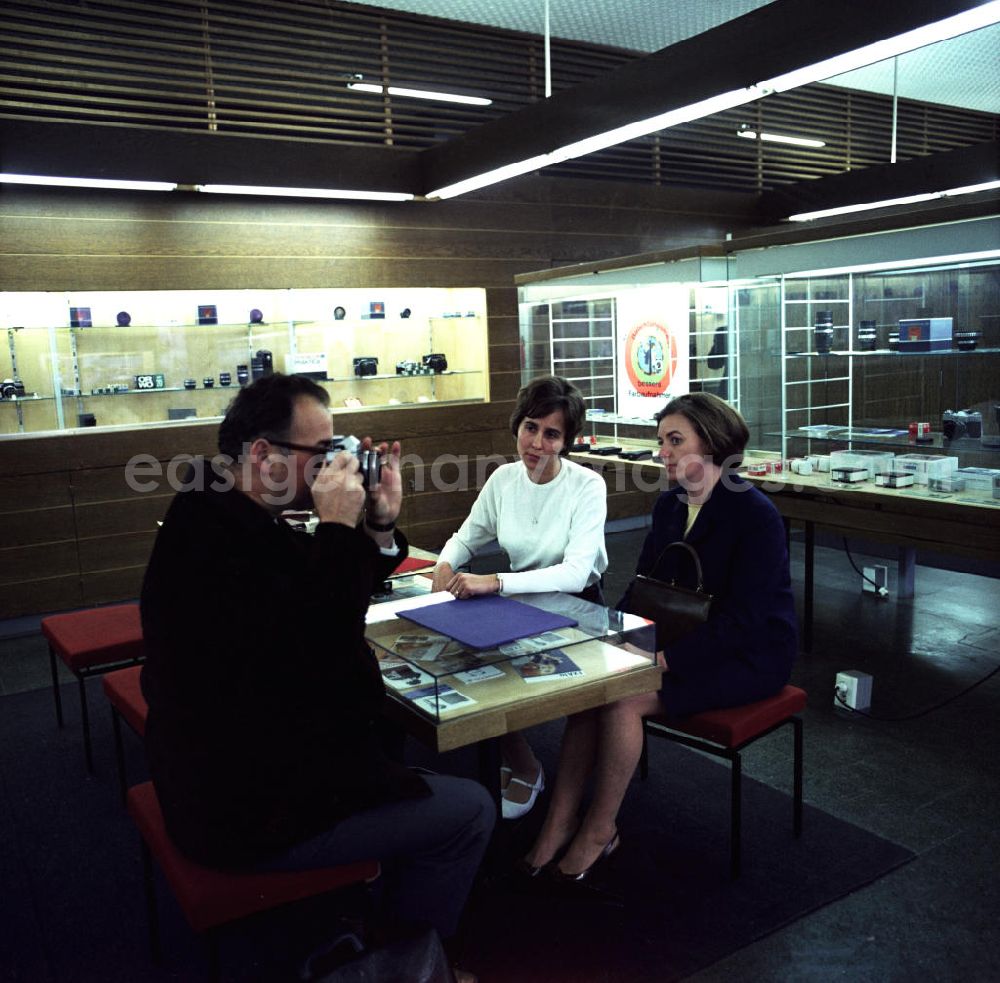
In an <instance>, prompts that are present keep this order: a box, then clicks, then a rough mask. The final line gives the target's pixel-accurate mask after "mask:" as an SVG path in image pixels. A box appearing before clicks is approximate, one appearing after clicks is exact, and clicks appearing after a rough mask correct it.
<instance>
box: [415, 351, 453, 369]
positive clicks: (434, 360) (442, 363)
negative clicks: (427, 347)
mask: <svg viewBox="0 0 1000 983" xmlns="http://www.w3.org/2000/svg"><path fill="white" fill-rule="evenodd" d="M420 361H421V362H423V364H424V365H426V366H427V368H429V369H432V370H433V371H434V372H446V371H447V369H448V359H447V358H446V357H445V356H444V355H443V354H441V353H440V352H432V353H431V354H430V355H424V356H423V357H422V358H421V359H420Z"/></svg>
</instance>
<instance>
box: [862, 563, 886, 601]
mask: <svg viewBox="0 0 1000 983" xmlns="http://www.w3.org/2000/svg"><path fill="white" fill-rule="evenodd" d="M862 573H863V574H864V576H863V577H862V579H861V589H862V590H863V591H869V592H870V593H872V594H880V593H881V592H882V591H887V590H888V589H889V568H888V567H885V566H878V565H876V566H873V567H862Z"/></svg>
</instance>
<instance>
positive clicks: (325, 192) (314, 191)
mask: <svg viewBox="0 0 1000 983" xmlns="http://www.w3.org/2000/svg"><path fill="white" fill-rule="evenodd" d="M194 189H195V191H205V192H207V193H208V194H215V195H267V196H270V197H278V198H346V199H349V200H361V201H412V200H413V198H414V195H411V194H408V193H406V192H403V191H348V190H344V189H341V188H279V187H275V188H269V187H265V186H263V185H256V184H196V185H194Z"/></svg>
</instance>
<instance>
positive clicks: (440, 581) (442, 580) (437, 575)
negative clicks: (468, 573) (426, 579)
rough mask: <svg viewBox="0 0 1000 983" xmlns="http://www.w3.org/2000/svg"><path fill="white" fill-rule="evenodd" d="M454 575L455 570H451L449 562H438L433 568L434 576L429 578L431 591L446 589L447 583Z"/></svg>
mask: <svg viewBox="0 0 1000 983" xmlns="http://www.w3.org/2000/svg"><path fill="white" fill-rule="evenodd" d="M454 576H455V571H454V570H452V568H451V564H450V563H439V564H438V565H437V566H436V567H435V568H434V577H433V579H432V580H431V591H432V592H433V591H439V590H447V589H448V584H450V583H451V581H452V578H453V577H454Z"/></svg>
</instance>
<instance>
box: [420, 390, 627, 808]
mask: <svg viewBox="0 0 1000 983" xmlns="http://www.w3.org/2000/svg"><path fill="white" fill-rule="evenodd" d="M585 418H586V410H585V406H584V402H583V397H582V396H581V395H580V391H579V390H578V389H577V388H576V387H575V386H574V385H573V384H572V383H570V382H567V381H566V380H565V379H561V378H559V377H558V376H543V377H541V378H538V379H533V380H532V381H531V382H530V383H529V384H528V385H527V386H525V387H524V388H523V389H522V390H521V391H520V392H519V393H518V397H517V405H516V407H515V409H514V413H513V414H512V416H511V419H510V428H511V432H512V433H513V435H514V437H515V439H516V441H517V443H516V448H517V456H518V458H519V460H518V461H515V462H513V463H511V464H504V465H502V466H501V467H500V468H498V469H497V470H496V471H494V472H493V474H492V475H490V477H489V479H488V480H487V482H486V484H485V485H483V489H482V491H481V492H480V493H479V497H478V498H477V499H476V501H475V503H474V504H473V506H472V511H471V512H470V513H469V517H468V518H467V519H466V520H465V522H463V523H462V527H461V528H460V529H459V530H458V532H456V533H455V535H454V536H452V537H451V539H449V540H448V542H447V543H446V544H445V547H444V549H443V550H442V551H441V556H440V559H439V560H438V564H437V566H436V567H435V568H434V590H447V591H450V592H451V593H452V594H454V595H455V597H457V598H465V597H474V596H476V595H477V594H496V593H500V594H528V593H539V592H544V591H562V592H563V593H566V594H575V595H577V596H578V597H582V598H583V599H584V600H588V601H595V602H597V603H599V604H603V603H604V598H603V595H602V594H601V585H600V581H601V574H603V573H604V571H605V570H606V569H607V566H608V554H607V550H606V548H605V545H604V521H605V519H606V517H607V511H608V506H607V489H606V488H605V485H604V479H603V478H601V476H600V475H599V474H597V473H595V472H594V471H590V470H589V469H587V468H582V467H580V466H579V465H578V464H574V463H573V462H572V461H570V460H569V459H568V458H567V456H566V455H567V454H568V453H569V448H570V447H571V446H572V445H573V443H574V442H575V440H576V438H577V436H578V435H579V433H580V430H581V429H582V428H583V423H584V420H585ZM494 540H496V541H497V542H498V543H499V544H500V547H501V549H503V550H504V552H506V554H507V555H508V557H509V558H510V570H511V572H510V573H501V574H493V573H491V574H472V573H456V572H455V571H456V570H457V569H458V568H460V567H462V566H463V565H465V564H467V563H468V562H469V560H470V559H471V558H472V557H473V556H474V555H475V553H476V551H477V550H479V549H482V547H483V546H485V545H487V544H488V543H491V542H493V541H494ZM502 752H503V758H504V768H503V771H502V774H501V783H502V785H503V815H504V818H505V819H516V818H517V817H519V816H523V815H524V814H525V813H526V812H528V810H529V809H531V807H532V806H533V805H534V804H535V799H536V798H537V797H538V793H539V792H540V791H541V790H542V789H543V788H544V787H545V775H544V772H543V770H542V766H541V764H539V762H538V760H537V759H536V758H535V755H534V753H533V752H532V750H531V747H530V745H529V744H528V742H527V740H525V738H524V736H523V735H522V734H520V733H514V734H508V735H507V736H506V737H504V738H503V741H502Z"/></svg>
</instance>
